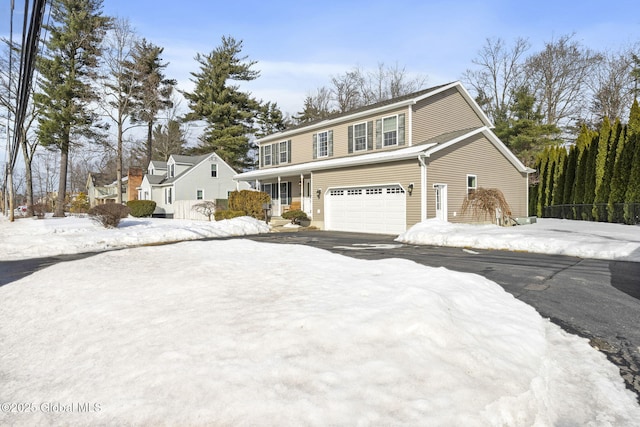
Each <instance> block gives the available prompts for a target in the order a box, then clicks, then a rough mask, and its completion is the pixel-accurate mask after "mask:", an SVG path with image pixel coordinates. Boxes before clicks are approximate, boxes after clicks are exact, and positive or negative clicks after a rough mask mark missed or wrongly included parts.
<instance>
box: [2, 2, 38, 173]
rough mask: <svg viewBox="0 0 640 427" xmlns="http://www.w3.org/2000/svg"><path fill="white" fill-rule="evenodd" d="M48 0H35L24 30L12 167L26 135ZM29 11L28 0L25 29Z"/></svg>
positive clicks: (26, 3)
mask: <svg viewBox="0 0 640 427" xmlns="http://www.w3.org/2000/svg"><path fill="white" fill-rule="evenodd" d="M46 3H47V1H46V0H34V2H33V9H32V11H31V19H30V22H29V28H28V30H27V31H25V30H23V36H22V40H23V46H22V51H21V56H20V79H19V81H18V92H17V94H16V113H15V120H14V133H13V145H12V147H11V149H12V156H11V168H12V169H13V167H14V166H15V163H16V159H17V155H18V147H19V146H20V143H21V142H22V141H21V140H22V138H23V137H24V135H23V132H22V127H23V125H24V120H25V117H26V112H27V106H28V105H29V98H30V96H31V90H30V89H31V87H32V86H31V83H32V79H33V69H34V64H35V60H36V56H37V47H38V41H39V39H40V31H41V28H42V18H43V16H44V12H45V8H46ZM27 13H28V1H25V27H24V28H25V29H26V20H27Z"/></svg>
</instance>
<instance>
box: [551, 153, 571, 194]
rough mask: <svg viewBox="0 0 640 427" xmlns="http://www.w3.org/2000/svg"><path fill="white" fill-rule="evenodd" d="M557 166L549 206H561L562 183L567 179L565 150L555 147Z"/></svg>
mask: <svg viewBox="0 0 640 427" xmlns="http://www.w3.org/2000/svg"><path fill="white" fill-rule="evenodd" d="M556 151H557V166H556V178H555V180H554V186H553V193H552V195H551V205H561V204H562V201H563V199H564V183H565V180H566V177H567V159H568V157H567V149H566V148H564V147H556Z"/></svg>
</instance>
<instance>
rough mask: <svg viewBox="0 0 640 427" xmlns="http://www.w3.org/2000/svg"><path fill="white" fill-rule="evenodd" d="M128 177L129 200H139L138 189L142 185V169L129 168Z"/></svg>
mask: <svg viewBox="0 0 640 427" xmlns="http://www.w3.org/2000/svg"><path fill="white" fill-rule="evenodd" d="M128 176H129V179H128V180H127V198H128V199H129V200H138V190H136V188H137V187H140V186H141V185H142V169H141V168H129V172H128ZM129 200H127V201H129Z"/></svg>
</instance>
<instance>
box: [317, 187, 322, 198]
mask: <svg viewBox="0 0 640 427" xmlns="http://www.w3.org/2000/svg"><path fill="white" fill-rule="evenodd" d="M321 194H322V188H318V189H317V190H316V196H318V199H319V198H320V195H321Z"/></svg>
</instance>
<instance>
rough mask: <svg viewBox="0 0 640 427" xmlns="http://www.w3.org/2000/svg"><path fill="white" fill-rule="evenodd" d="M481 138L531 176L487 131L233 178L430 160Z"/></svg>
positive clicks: (466, 131)
mask: <svg viewBox="0 0 640 427" xmlns="http://www.w3.org/2000/svg"><path fill="white" fill-rule="evenodd" d="M478 134H483V135H484V136H485V137H486V138H487V139H488V140H489V142H491V143H492V144H493V145H494V146H496V148H497V149H498V150H499V151H500V152H501V153H502V154H503V155H504V156H505V157H506V158H507V159H508V160H509V162H511V164H513V166H514V167H515V168H516V169H517V170H518V171H520V172H526V173H531V172H534V170H533V169H530V168H527V167H526V166H525V165H524V164H523V163H522V162H521V161H520V160H518V158H517V157H516V156H515V155H514V154H513V153H512V152H511V151H509V149H508V148H507V147H506V146H505V145H504V143H503V142H502V141H500V139H499V138H498V137H497V136H495V134H494V133H493V132H492V131H491V130H490V129H489V128H488V127H487V126H482V127H479V128H471V129H463V130H459V131H455V132H447V133H444V134H441V135H438V136H436V137H433V138H431V139H429V140H427V141H424V142H422V143H420V144H417V145H413V146H410V147H406V148H400V149H398V150H392V151H380V152H376V153H369V154H362V155H359V156H349V157H339V158H335V159H328V160H320V161H313V162H307V163H301V164H297V165H291V166H283V167H278V168H269V169H258V170H254V171H250V172H244V173H241V174H238V175H236V176H235V177H234V179H235V180H238V181H251V180H254V179H268V178H275V177H278V176H286V175H297V174H301V173H302V174H304V173H310V172H315V171H318V170H325V169H336V168H343V167H351V166H360V165H368V164H376V163H383V162H393V161H398V160H406V159H414V158H417V157H429V156H431V155H432V154H434V153H437V152H438V151H440V150H442V149H444V148H447V147H450V146H451V145H454V144H456V143H458V142H461V141H464V140H466V139H468V138H471V137H473V136H475V135H478Z"/></svg>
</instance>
